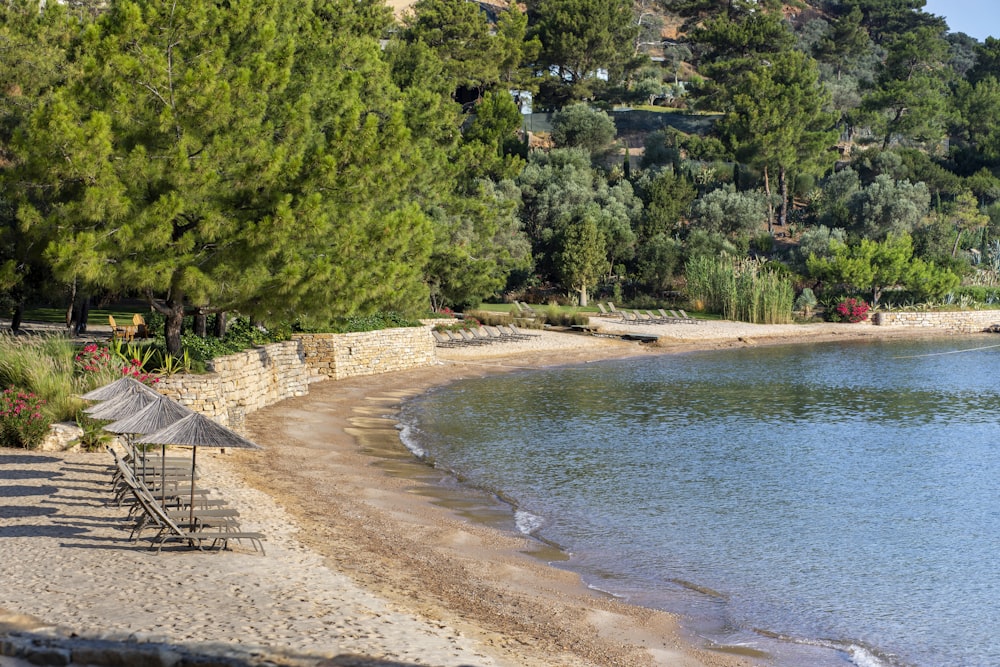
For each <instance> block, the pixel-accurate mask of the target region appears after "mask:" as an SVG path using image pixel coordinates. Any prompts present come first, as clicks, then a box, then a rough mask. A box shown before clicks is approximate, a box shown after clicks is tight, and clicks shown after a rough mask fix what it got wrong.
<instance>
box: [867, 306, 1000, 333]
mask: <svg viewBox="0 0 1000 667" xmlns="http://www.w3.org/2000/svg"><path fill="white" fill-rule="evenodd" d="M872 323H873V324H875V325H877V326H896V327H933V328H935V329H943V330H945V331H949V332H952V333H979V332H981V331H983V330H985V329H986V328H987V327H989V326H991V325H994V324H1000V310H955V311H949V312H934V313H930V312H915V311H914V312H902V311H901V312H886V311H880V312H878V313H875V316H874V318H873V319H872Z"/></svg>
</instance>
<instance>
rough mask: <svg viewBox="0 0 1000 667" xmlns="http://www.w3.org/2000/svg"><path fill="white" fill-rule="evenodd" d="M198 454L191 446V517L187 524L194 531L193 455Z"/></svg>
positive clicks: (195, 448)
mask: <svg viewBox="0 0 1000 667" xmlns="http://www.w3.org/2000/svg"><path fill="white" fill-rule="evenodd" d="M197 455H198V448H197V447H192V448H191V505H190V508H191V517H190V521H189V522H188V526H189V528H190V530H191V532H192V533H193V532H194V457H195V456H197Z"/></svg>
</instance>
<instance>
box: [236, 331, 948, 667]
mask: <svg viewBox="0 0 1000 667" xmlns="http://www.w3.org/2000/svg"><path fill="white" fill-rule="evenodd" d="M684 329H685V330H684V331H678V330H677V327H673V328H670V329H668V330H666V334H667V335H663V334H664V331H660V332H656V333H659V334H660V335H661V340H660V343H659V344H658V345H655V346H649V345H639V344H636V343H623V342H621V341H620V340H617V339H601V338H584V337H577V336H572V335H569V334H556V333H549V332H546V333H545V334H544V335H543V336H540V337H539V339H538V341H537V342H536V341H532V342H530V343H529V344H528V345H526V346H524V347H518V346H517V344H514V343H512V344H510V346H509V347H504V346H489V347H478V346H477V347H471V348H459V349H449V350H439V356H440V358H441V365H439V366H437V367H435V368H431V369H421V370H418V371H410V372H406V373H401V374H394V376H393V377H391V378H390V377H379V376H375V377H373V378H366V379H363V380H359V381H356V382H353V383H351V384H352V385H353V386H352V387H351V388H350V389H349V390H348V394H349V395H348V396H341V397H339V399H338V400H337V402H338V403H339V404H340V406H339V407H338V408H336V409H330V408H332V407H333V406H329V405H327V403H328V400H329V399H328V398H320V397H319V396H318V395H316V396H315V398H316V403H314V405H316V406H319V405H327V408H326V409H327V410H329V412H331V413H332V412H336V413H339V415H340V416H339V417H338V418H337V419H336V420H335V421H337V422H338V423H339V426H340V429H342V433H343V434H344V435H345V436H348V437H349V438H350V439H351V440H353V441H354V443H355V445H354V446H355V447H356V448H357V452H360V454H361V459H362V462H364V459H365V458H368V460H367V462H364V465H366V466H367V467H369V468H374V469H375V472H374V475H375V477H376V478H379V479H381V480H382V485H380V482H378V481H376V480H375V479H374V478H373V479H372V481H371V483H370V484H369V485H367V486H366V485H364V484H363V483H361V484H360V485H359V486H358V487H355V488H354V493H353V494H345V493H343V492H339V493H335V494H334V495H336V496H339V497H340V498H341V499H344V498H345V497H347V496H348V495H354V497H357V494H361V495H362V496H364V497H366V500H364V501H363V502H364V503H365V505H367V506H368V507H366V508H365V509H366V510H368V509H369V508H370V507H375V508H376V512H377V514H378V515H379V516H378V518H379V519H384V518H385V513H386V512H388V513H389V514H391V515H392V516H391V519H390V521H392V522H393V523H394V525H393V526H392V528H393V530H390V531H388V532H386V533H383V534H380V535H379V536H378V537H376V538H374V539H373V540H372V543H371V544H370V546H369V549H370V551H369V552H368V553H367V557H368V558H371V557H372V556H373V553H374V555H375V557H374V558H373V559H372V560H373V561H374V562H378V561H379V560H380V558H382V557H384V556H385V555H386V554H385V550H388V551H390V553H391V556H392V557H391V558H390V559H389V560H390V564H389V565H391V566H390V567H386V568H384V569H382V570H381V572H377V571H371V570H370V569H369V568H356V569H355V570H354V572H355V573H356V574H358V575H360V576H359V583H361V584H362V585H363V586H366V587H367V586H375V587H376V588H379V589H380V590H389V591H391V592H392V594H394V595H398V594H399V593H400V591H401V590H405V591H407V592H406V593H405V594H404V598H405V599H421V603H420V604H421V605H423V606H422V608H423V609H425V610H429V609H434V610H435V611H434V613H435V614H436V615H439V616H441V617H443V618H445V617H450V618H451V622H454V623H456V624H457V625H459V626H466V627H467V629H468V631H469V632H471V633H472V635H473V636H476V637H477V638H479V639H480V640H481V641H483V640H485V642H486V644H487V647H488V649H489V650H490V652H491V653H492V652H493V651H494V650H499V651H500V654H499V655H498V656H497V657H498V659H500V660H501V662H502V663H506V662H508V661H510V662H512V663H513V664H523V665H584V664H594V665H633V664H634V665H667V664H669V665H692V666H693V665H706V666H714V665H718V666H720V667H722V666H730V665H776V664H781V665H790V664H798V665H810V666H812V667H818V666H819V665H848V664H859V665H869V664H872V665H875V664H881V663H880V662H879V661H878V660H877V659H876V658H875V656H874V655H873V654H871V653H870V652H869V651H868V650H867V649H866V648H864V647H860V646H851V645H837V644H833V643H829V642H814V641H811V640H809V639H807V638H801V639H800V638H783V637H768V636H766V635H764V634H761V635H760V637H759V639H760V641H759V642H753V645H749V644H745V643H735V644H732V645H727V644H720V643H716V642H715V641H714V639H713V637H716V636H721V635H724V634H725V633H719V632H718V630H719V628H717V627H712V628H708V627H699V626H697V625H695V626H690V625H686V624H682V623H680V622H679V620H678V618H677V617H676V615H674V614H670V613H665V612H661V611H656V610H649V609H644V608H640V607H633V606H631V605H628V604H625V603H623V602H621V601H619V600H616V599H614V598H613V597H612V596H610V595H607V594H604V593H602V592H601V591H598V590H596V589H591V588H588V587H587V586H586V585H585V583H584V582H583V581H582V580H581V579H580V578H579V577H578V575H576V574H574V573H571V572H567V571H565V570H563V569H559V568H558V563H559V561H562V560H564V559H565V555H564V554H562V553H561V552H559V551H558V549H556V548H555V547H554V546H553V545H547V544H545V543H544V542H541V541H538V540H534V539H532V538H529V537H526V535H525V534H524V533H527V532H529V531H524V530H522V534H518V533H517V532H514V531H512V530H510V529H509V524H510V523H511V521H512V520H513V521H515V522H516V521H517V520H518V519H523V517H518V516H510V514H511V508H510V506H507V505H504V506H503V507H497V505H498V503H497V502H496V500H495V499H493V498H490V497H488V494H484V497H482V498H477V497H476V496H477V493H478V492H476V490H474V489H468V488H462V487H461V481H460V480H455V479H454V478H452V477H451V476H450V475H449V474H448V473H447V472H444V471H439V470H435V469H433V468H431V467H429V466H428V465H426V463H424V462H422V461H419V460H415V459H413V458H412V457H411V456H410V452H409V451H407V450H406V449H404V443H403V442H402V441H403V438H402V437H401V433H400V424H399V423H398V417H399V412H400V409H401V407H402V404H403V402H405V401H406V400H407V399H409V398H413V397H416V396H419V395H420V394H422V393H424V392H425V391H428V390H431V389H434V388H437V387H441V386H443V385H447V384H450V383H451V382H453V381H455V380H459V379H465V378H474V377H488V376H490V375H493V374H496V373H505V372H511V371H518V370H526V369H538V368H546V367H555V366H566V365H574V364H581V363H590V362H593V361H599V360H603V359H612V358H621V357H632V356H638V355H651V354H666V353H682V352H689V351H698V350H710V349H726V348H731V347H745V346H747V345H766V344H786V343H800V342H828V341H839V340H857V339H867V338H891V337H907V338H911V337H919V336H927V335H931V336H941V335H943V334H942V332H940V331H928V330H914V329H911V328H905V327H900V328H880V327H871V326H860V327H851V326H845V325H813V326H801V325H782V326H773V327H768V326H754V325H744V324H738V323H730V322H712V323H708V325H706V326H705V327H685V328H684ZM641 331H642V332H643V333H648V332H651V330H650V329H648V328H643V329H641ZM628 332H629V331H623V333H628ZM342 384H343V383H331V384H330V386H329V389H331V390H336V389H337V386H338V385H342ZM325 388H326V387H324V389H325ZM341 388H343V389H347V387H343V386H341ZM354 392H358V393H354ZM352 393H353V396H352V395H350V394H352ZM361 393H364V394H365V396H363V397H362V396H360V394H361ZM331 398H332V397H331ZM310 403H312V401H310ZM266 412H267V411H264V413H262V414H259V415H256V416H254V417H253V418H251V420H250V421H251V428H252V429H253V430H254V432H255V434H259V435H260V436H264V435H265V433H269V432H271V430H272V429H273V428H276V425H275V424H274V423H273V421H272V419H271V417H270V416H268V415H267V414H266ZM288 426H289V425H288V424H286V425H285V428H281V429H280V431H281V432H282V433H283V434H284V435H287V434H288V433H287V427H288ZM497 427H500V428H502V425H498V426H497ZM292 430H293V431H295V430H297V428H296V427H292ZM268 439H269V437H261V440H262V441H264V442H267V441H268ZM338 458H341V459H343V458H345V456H344V453H343V452H341V453H340V455H339V456H338ZM352 459H353V457H352ZM244 462H246V463H249V464H250V466H251V468H250V469H245V470H244V471H245V472H247V473H248V475H250V476H254V475H255V473H254V471H253V469H252V468H253V467H256V468H257V471H256V475H262V474H264V473H265V471H266V470H267V469H269V468H268V466H266V465H261V461H260V460H257V462H256V463H254V462H253V460H251V459H246V458H244ZM300 462H301V463H303V464H304V465H305V462H304V461H300ZM365 476H367V475H365ZM260 481H262V480H261V479H260V478H259V477H256V478H255V479H254V483H255V484H256V483H259V482H260ZM355 481H356V482H357V480H355ZM351 486H354V485H351ZM376 489H377V490H376ZM286 490H287V489H286ZM271 491H274V492H276V493H279V494H280V493H283V492H284V491H282V490H280V489H273V488H272V489H269V492H271ZM308 495H309V494H308V493H302V494H301V495H300V499H301V498H303V497H305V496H308ZM414 496H416V498H414ZM313 500H314V501H315V499H313ZM338 507H341V508H342V507H343V506H342V505H338ZM404 508H405V509H404ZM494 512H496V513H499V516H493V513H494ZM456 521H457V523H456ZM427 522H431V523H432V524H435V525H434V528H433V529H430V530H429V531H428V529H427V525H426V524H427ZM374 523H375V525H379V522H378V521H375V522H374ZM519 528H521V527H519ZM348 532H349V533H350V531H348ZM411 532H412V533H414V534H415V535H421V536H424V537H426V536H427V534H429V535H430V536H431V537H432V539H421V540H419V542H413V541H411V536H410V535H408V533H411ZM456 533H457V534H456ZM313 546H314V548H317V549H320V550H324V551H326V552H328V553H333V552H335V551H337V547H336V546H334V545H323V544H316V545H313ZM411 551H412V553H405V554H401V553H400V552H411ZM414 561H420V567H418V568H414V567H413V563H414ZM427 561H429V562H430V565H429V566H428V563H427ZM435 562H436V563H438V564H439V567H434V565H433V563H435ZM550 562H551V563H553V565H549V564H548V563H550ZM456 566H457V568H458V569H454V568H455V567H456ZM400 580H403V581H400ZM470 623H471V628H468V626H467V624H470ZM760 647H765V648H764V649H761V648H760ZM511 652H512V653H511Z"/></svg>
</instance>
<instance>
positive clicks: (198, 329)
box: [194, 310, 208, 338]
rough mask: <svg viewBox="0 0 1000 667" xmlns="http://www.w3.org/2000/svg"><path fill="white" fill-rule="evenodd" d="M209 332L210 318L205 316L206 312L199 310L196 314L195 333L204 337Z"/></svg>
mask: <svg viewBox="0 0 1000 667" xmlns="http://www.w3.org/2000/svg"><path fill="white" fill-rule="evenodd" d="M207 332H208V318H207V317H205V313H203V312H201V310H198V312H196V313H195V314H194V335H195V336H198V337H200V338H204V337H205V336H206V335H207Z"/></svg>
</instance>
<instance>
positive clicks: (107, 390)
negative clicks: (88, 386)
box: [80, 375, 159, 401]
mask: <svg viewBox="0 0 1000 667" xmlns="http://www.w3.org/2000/svg"><path fill="white" fill-rule="evenodd" d="M139 387H141V388H142V389H144V390H146V391H147V392H149V393H151V394H155V395H157V396H159V393H158V392H157V391H156V390H155V389H151V388H150V387H147V386H146V385H144V384H143V383H141V382H139V381H138V380H136V379H135V378H134V377H132V376H131V375H123V376H122V377H120V378H118V379H117V380H115V381H114V382H112V383H110V384H106V385H104V386H103V387H98V388H97V389H94V390H93V391H88V392H87V393H86V394H84V395H83V396H81V397H80V398H82V399H83V400H85V401H110V400H113V399H116V398H118V397H119V396H121V395H123V394H125V393H127V392H129V391H135V390H136V389H138V388H139Z"/></svg>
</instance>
